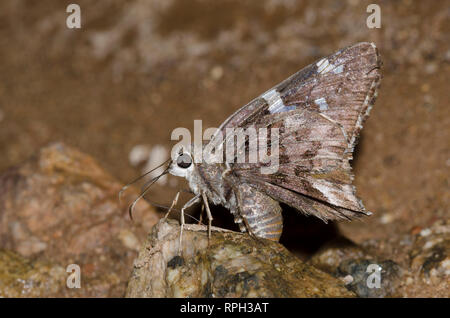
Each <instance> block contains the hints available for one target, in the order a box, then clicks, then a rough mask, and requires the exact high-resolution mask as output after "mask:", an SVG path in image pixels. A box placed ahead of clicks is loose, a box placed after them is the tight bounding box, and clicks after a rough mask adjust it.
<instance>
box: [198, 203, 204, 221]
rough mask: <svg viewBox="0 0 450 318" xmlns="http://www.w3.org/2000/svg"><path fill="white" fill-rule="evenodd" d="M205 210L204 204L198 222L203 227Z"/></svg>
mask: <svg viewBox="0 0 450 318" xmlns="http://www.w3.org/2000/svg"><path fill="white" fill-rule="evenodd" d="M204 210H205V205H204V204H202V208H201V210H200V220H198V225H201V224H202V221H203V211H204Z"/></svg>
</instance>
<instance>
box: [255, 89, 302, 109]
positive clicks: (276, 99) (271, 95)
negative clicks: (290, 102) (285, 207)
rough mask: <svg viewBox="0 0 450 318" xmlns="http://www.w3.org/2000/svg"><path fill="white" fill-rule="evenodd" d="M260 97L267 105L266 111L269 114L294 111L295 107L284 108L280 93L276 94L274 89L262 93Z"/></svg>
mask: <svg viewBox="0 0 450 318" xmlns="http://www.w3.org/2000/svg"><path fill="white" fill-rule="evenodd" d="M261 97H262V98H263V99H264V100H265V101H266V102H267V104H269V108H268V109H269V112H270V113H271V114H274V113H282V112H286V111H289V110H293V109H295V106H286V105H285V104H284V103H283V100H282V99H281V96H280V93H279V92H277V90H276V89H271V90H270V91H268V92H266V93H264V94H263V95H262V96H261Z"/></svg>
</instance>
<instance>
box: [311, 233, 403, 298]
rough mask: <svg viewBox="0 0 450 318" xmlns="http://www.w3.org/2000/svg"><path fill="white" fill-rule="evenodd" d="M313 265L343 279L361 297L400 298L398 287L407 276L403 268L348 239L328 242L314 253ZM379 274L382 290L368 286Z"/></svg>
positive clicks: (375, 286)
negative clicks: (404, 274) (376, 273)
mask: <svg viewBox="0 0 450 318" xmlns="http://www.w3.org/2000/svg"><path fill="white" fill-rule="evenodd" d="M309 263H310V264H312V265H313V266H315V267H317V268H320V269H322V270H324V271H325V272H327V273H330V274H332V275H333V276H335V277H337V278H340V279H341V280H342V281H343V282H344V284H345V286H346V287H347V288H348V289H349V290H351V291H353V292H355V293H356V294H357V295H358V296H359V297H394V296H398V295H399V294H398V288H399V286H400V284H401V281H402V275H403V271H402V269H401V268H400V266H399V265H398V264H396V263H395V262H393V261H392V260H382V259H380V257H377V256H374V255H371V254H369V253H368V252H367V251H365V250H364V249H363V248H362V247H360V246H359V245H357V244H355V243H353V242H352V241H350V240H348V239H346V238H343V237H337V238H336V239H334V240H332V241H330V242H329V243H327V244H326V245H325V246H323V247H322V248H321V249H320V250H319V251H318V252H317V253H316V254H314V256H313V257H312V258H311V259H310V260H309ZM371 265H372V266H371ZM370 266H371V267H370ZM375 271H378V272H379V278H380V280H379V281H380V284H379V285H378V286H379V287H377V285H376V284H375V282H374V283H373V284H371V283H369V284H368V279H369V280H370V281H371V279H370V278H373V279H375V277H374V276H370V275H371V274H374V273H375ZM369 276H370V277H369ZM373 279H372V280H373Z"/></svg>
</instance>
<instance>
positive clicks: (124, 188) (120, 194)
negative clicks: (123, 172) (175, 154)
mask: <svg viewBox="0 0 450 318" xmlns="http://www.w3.org/2000/svg"><path fill="white" fill-rule="evenodd" d="M169 161H171V159H170V158H169V159H167V160H166V161H164V162H163V163H162V164H160V165H159V166H157V167H155V168H153V169H152V170H150V171H147V172H146V173H144V174H143V175H142V176H140V177H138V178H136V179H134V180H133V181H131V182H130V183H128V184H127V185H125V186H123V187H122V189H121V190H120V191H119V201H122V194H123V192H124V191H125V190H126V189H128V188H129V187H130V186H131V185H132V184H134V183H136V182H138V181H139V180H141V179H142V178H144V177H145V176H147V175H148V174H150V173H151V172H153V171H155V170H156V169H158V168H160V167H162V166H164V165H165V164H166V163H168V162H169ZM150 182H151V181H150ZM147 184H148V183H147Z"/></svg>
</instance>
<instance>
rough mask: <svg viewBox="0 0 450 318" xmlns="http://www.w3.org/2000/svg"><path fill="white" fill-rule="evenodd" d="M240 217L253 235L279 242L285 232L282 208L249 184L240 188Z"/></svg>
mask: <svg viewBox="0 0 450 318" xmlns="http://www.w3.org/2000/svg"><path fill="white" fill-rule="evenodd" d="M238 189H239V190H238V192H239V193H238V201H239V212H240V216H241V217H242V218H243V220H244V224H245V226H246V227H247V230H248V232H250V233H251V234H253V235H255V236H257V237H261V238H265V239H269V240H272V241H278V240H279V239H280V236H281V232H282V231H283V217H282V215H281V207H280V205H279V204H278V202H277V201H275V200H274V199H272V198H271V197H269V196H267V195H265V194H263V193H261V192H259V191H257V190H256V189H254V188H252V187H250V186H249V185H247V184H242V185H240V186H239V187H238Z"/></svg>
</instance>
